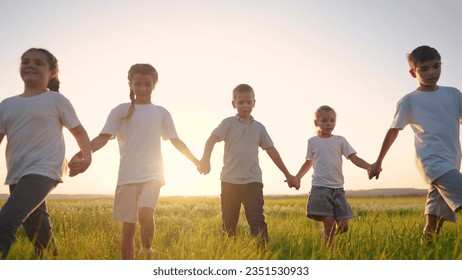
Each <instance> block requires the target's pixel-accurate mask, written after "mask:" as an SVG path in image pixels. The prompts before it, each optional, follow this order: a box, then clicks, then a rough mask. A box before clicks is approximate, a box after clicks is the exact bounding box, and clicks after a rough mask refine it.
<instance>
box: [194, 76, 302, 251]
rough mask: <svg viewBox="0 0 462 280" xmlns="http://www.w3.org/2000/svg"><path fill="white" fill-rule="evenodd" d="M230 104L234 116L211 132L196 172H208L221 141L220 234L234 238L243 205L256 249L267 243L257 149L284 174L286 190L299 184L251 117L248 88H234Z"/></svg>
mask: <svg viewBox="0 0 462 280" xmlns="http://www.w3.org/2000/svg"><path fill="white" fill-rule="evenodd" d="M232 104H233V107H234V108H235V109H236V110H237V114H236V115H235V116H233V117H229V118H226V119H224V120H223V121H222V122H221V124H220V125H219V126H218V127H217V128H216V129H215V130H214V131H213V132H212V135H211V136H210V137H209V138H208V140H207V143H206V144H205V148H204V154H203V157H202V159H201V164H200V168H199V171H200V172H201V173H202V174H207V173H209V172H210V157H211V154H212V150H213V147H214V146H215V144H216V143H217V142H220V141H225V151H224V157H223V168H222V171H221V176H220V179H221V209H222V227H223V231H224V232H226V233H227V235H228V236H229V237H234V236H235V235H236V226H237V223H238V220H239V211H240V207H241V204H243V205H244V210H245V215H246V218H247V222H248V224H249V226H250V231H251V234H252V236H255V237H257V238H258V242H259V244H260V245H264V244H265V243H266V242H267V240H268V229H267V225H266V223H265V217H264V215H263V204H264V199H263V182H262V171H261V169H260V166H259V161H258V148H259V147H260V148H262V149H263V150H265V151H266V152H267V153H268V155H269V156H270V158H271V159H272V160H273V162H274V163H275V164H276V166H277V167H278V168H279V169H280V170H281V171H282V173H284V176H285V177H286V181H287V184H288V185H289V187H292V186H294V187H297V186H299V184H300V182H299V181H297V180H296V179H295V177H294V176H292V175H291V174H290V173H289V171H288V170H287V168H286V166H285V165H284V162H283V161H282V159H281V157H280V155H279V152H278V151H277V150H276V148H275V147H274V145H273V142H272V140H271V138H270V136H269V135H268V133H267V132H266V129H265V127H264V126H263V125H262V124H261V123H260V122H258V121H256V120H255V119H254V118H253V117H252V115H251V112H252V109H253V107H254V106H255V94H254V91H253V89H252V87H250V86H249V85H247V84H240V85H238V86H237V87H236V88H234V90H233V100H232Z"/></svg>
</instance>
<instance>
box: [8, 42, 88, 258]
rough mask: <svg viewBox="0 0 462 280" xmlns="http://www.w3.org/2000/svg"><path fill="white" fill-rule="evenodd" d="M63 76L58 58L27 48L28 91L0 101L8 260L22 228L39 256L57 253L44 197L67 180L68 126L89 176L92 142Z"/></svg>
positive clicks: (80, 168)
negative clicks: (62, 81)
mask: <svg viewBox="0 0 462 280" xmlns="http://www.w3.org/2000/svg"><path fill="white" fill-rule="evenodd" d="M58 72H59V69H58V60H57V59H56V57H55V56H54V55H53V54H51V53H50V52H49V51H47V50H45V49H39V48H32V49H29V50H27V51H26V52H25V53H24V54H23V55H22V56H21V65H20V75H21V78H22V80H23V81H24V92H23V93H22V94H19V95H16V96H12V97H9V98H6V99H5V100H3V101H2V102H1V103H0V143H1V141H2V140H3V138H4V137H5V136H6V138H7V145H6V152H5V153H6V162H7V171H8V172H7V176H6V180H5V184H7V185H9V186H10V196H9V198H8V200H7V201H6V202H5V204H4V205H3V207H2V208H1V210H0V258H3V259H5V258H6V257H7V255H8V252H9V250H10V247H11V245H12V244H13V242H14V241H15V235H16V232H17V230H18V228H19V227H20V226H21V224H22V225H23V226H24V229H25V232H26V234H27V236H28V238H29V240H31V241H32V242H33V243H34V248H35V253H36V254H37V255H38V256H39V257H42V256H43V255H44V253H46V252H48V254H49V255H51V256H53V255H56V254H57V251H56V247H55V240H54V237H53V232H52V230H51V225H50V217H49V213H48V210H47V205H46V202H45V199H46V197H47V196H48V194H49V193H50V192H51V191H52V190H53V189H54V188H55V187H56V186H57V185H58V184H59V183H61V182H62V175H63V168H62V167H63V164H64V151H65V145H64V137H63V132H62V130H63V127H66V128H68V129H69V131H70V132H71V134H72V135H73V136H74V137H75V139H76V141H77V144H78V145H79V147H80V149H81V150H82V158H81V159H80V160H79V166H78V167H77V169H75V170H74V172H76V173H81V172H84V171H85V170H86V169H87V168H88V166H89V165H90V163H91V147H90V139H89V138H88V135H87V132H86V131H85V129H84V128H83V126H82V125H81V124H80V121H79V119H78V118H77V115H76V113H75V110H74V108H73V106H72V104H71V103H70V102H69V100H68V99H67V98H66V97H64V96H63V95H62V94H60V93H59V79H58ZM47 249H48V250H47Z"/></svg>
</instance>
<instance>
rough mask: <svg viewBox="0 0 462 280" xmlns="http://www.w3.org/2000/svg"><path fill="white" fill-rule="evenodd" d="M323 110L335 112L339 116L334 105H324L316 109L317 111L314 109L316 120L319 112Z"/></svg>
mask: <svg viewBox="0 0 462 280" xmlns="http://www.w3.org/2000/svg"><path fill="white" fill-rule="evenodd" d="M321 112H334V114H335V116H337V113H336V112H335V110H334V109H333V108H332V107H330V106H328V105H322V106H320V107H319V108H318V109H316V111H314V119H315V120H317V119H318V117H319V114H320V113H321Z"/></svg>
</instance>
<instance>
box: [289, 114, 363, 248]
mask: <svg viewBox="0 0 462 280" xmlns="http://www.w3.org/2000/svg"><path fill="white" fill-rule="evenodd" d="M314 117H315V118H314V125H315V126H316V127H317V129H318V130H317V133H316V136H313V137H311V138H310V139H308V151H307V153H306V161H305V163H304V164H303V165H302V167H301V168H300V171H299V172H298V173H297V175H296V176H295V177H296V178H297V180H301V179H302V178H303V176H304V175H305V174H306V173H307V172H308V170H310V168H311V166H313V176H312V177H313V179H312V188H311V192H310V195H309V197H308V203H307V206H306V213H307V214H306V215H307V217H308V218H311V219H313V220H315V221H321V222H322V223H323V230H322V239H323V242H324V244H326V245H332V242H333V240H334V237H335V235H336V234H341V233H344V232H346V231H347V230H348V219H351V218H353V217H354V214H353V212H352V210H351V207H350V205H349V204H348V202H347V200H346V197H345V191H344V189H343V184H344V180H343V174H342V155H343V156H344V157H346V158H347V159H349V160H351V162H353V163H354V164H355V165H356V166H358V167H360V168H363V169H368V168H369V166H370V165H369V163H367V162H365V161H364V160H363V159H361V158H360V157H358V156H357V155H356V152H355V150H354V149H353V148H352V147H351V146H350V144H349V143H348V142H347V140H346V139H345V138H344V137H342V136H338V135H333V134H332V131H333V130H334V128H335V124H336V120H337V116H336V113H335V111H334V109H332V108H331V107H329V106H321V107H319V108H318V109H317V110H316V112H315V115H314ZM297 189H298V188H297Z"/></svg>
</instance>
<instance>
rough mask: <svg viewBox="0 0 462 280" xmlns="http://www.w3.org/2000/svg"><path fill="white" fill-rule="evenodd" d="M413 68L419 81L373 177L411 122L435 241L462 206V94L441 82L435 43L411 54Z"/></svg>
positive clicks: (427, 231) (400, 108) (401, 106)
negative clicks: (461, 135)
mask: <svg viewBox="0 0 462 280" xmlns="http://www.w3.org/2000/svg"><path fill="white" fill-rule="evenodd" d="M407 59H408V63H409V67H410V70H409V73H410V74H411V76H412V77H413V78H415V79H417V82H418V84H419V86H418V88H417V89H416V90H414V91H412V92H411V93H409V94H407V95H405V96H404V97H403V98H402V99H401V100H400V101H399V102H398V105H397V109H396V113H395V116H394V120H393V123H392V125H391V128H390V129H389V130H388V132H387V134H386V135H385V139H384V141H383V144H382V148H381V150H380V153H379V156H378V158H377V161H376V162H375V163H374V164H372V166H371V169H370V172H369V179H372V178H373V177H375V178H376V179H378V178H379V174H380V172H381V166H382V161H383V159H384V158H385V155H386V153H387V151H388V150H389V149H390V147H391V145H392V144H393V142H394V141H395V139H396V137H397V136H398V133H399V131H400V130H402V129H404V127H405V126H406V125H408V124H410V125H411V127H412V129H413V131H414V135H415V141H414V144H415V149H416V156H417V163H418V168H419V170H420V171H422V175H423V176H424V178H425V179H426V180H427V181H428V182H429V184H430V186H429V191H428V195H427V202H426V206H425V215H426V225H425V228H424V230H423V235H422V242H424V243H426V242H428V243H431V242H432V241H433V240H434V239H435V238H436V235H437V234H438V233H439V232H440V230H441V228H442V226H443V222H444V221H445V220H447V221H451V222H455V220H456V216H455V212H458V211H460V209H461V208H462V207H461V206H462V174H461V173H460V172H459V170H460V160H461V149H460V142H459V120H460V118H461V117H462V95H461V93H460V91H459V90H458V89H456V88H453V87H443V86H438V85H437V82H438V79H439V78H440V74H441V56H440V54H439V53H438V51H437V50H436V49H434V48H432V47H429V46H420V47H418V48H416V49H414V50H413V51H412V52H411V53H410V54H408V56H407Z"/></svg>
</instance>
